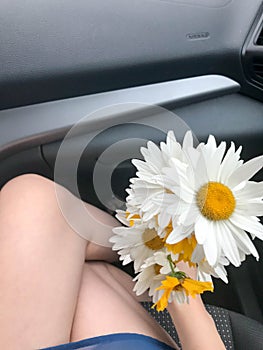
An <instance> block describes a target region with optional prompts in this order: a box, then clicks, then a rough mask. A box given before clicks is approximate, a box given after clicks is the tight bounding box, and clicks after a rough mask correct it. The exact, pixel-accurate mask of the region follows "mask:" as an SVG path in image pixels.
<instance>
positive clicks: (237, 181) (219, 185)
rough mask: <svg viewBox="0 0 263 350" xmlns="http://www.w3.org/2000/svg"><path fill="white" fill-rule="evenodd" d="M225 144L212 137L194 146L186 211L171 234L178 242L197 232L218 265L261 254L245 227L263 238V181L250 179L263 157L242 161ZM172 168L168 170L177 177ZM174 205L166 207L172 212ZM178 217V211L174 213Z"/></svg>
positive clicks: (183, 182) (184, 190)
mask: <svg viewBox="0 0 263 350" xmlns="http://www.w3.org/2000/svg"><path fill="white" fill-rule="evenodd" d="M225 149H226V145H225V143H224V142H222V143H221V144H220V145H219V146H217V145H216V141H215V138H214V137H213V136H210V137H209V139H208V142H207V144H200V145H199V146H198V147H197V149H189V152H188V155H187V157H188V158H189V159H188V162H189V167H188V168H187V171H186V172H185V175H182V177H181V179H180V183H179V184H178V182H177V180H176V178H175V186H176V185H180V186H181V190H180V192H179V195H180V203H181V204H180V206H181V208H184V210H182V214H180V215H179V217H178V216H177V217H176V222H177V226H176V225H174V227H175V229H174V230H173V231H172V232H171V234H170V235H169V236H168V238H167V243H169V244H174V243H177V242H179V241H181V240H182V239H184V238H185V237H188V236H189V235H191V234H192V233H193V232H194V233H195V237H196V240H197V242H198V243H199V244H200V245H203V248H204V253H205V257H206V259H207V261H208V263H209V265H210V266H216V265H217V264H218V263H219V259H220V257H221V256H225V257H226V258H227V259H228V260H229V261H230V262H231V263H232V264H233V265H235V266H239V265H240V263H241V261H242V260H243V259H242V256H244V254H252V255H254V257H255V258H256V259H258V258H259V256H258V253H257V251H256V248H255V247H254V245H253V243H252V242H251V240H250V238H249V237H248V235H247V234H246V232H245V231H247V232H249V233H250V234H251V236H252V238H254V237H258V238H260V239H263V227H262V225H261V224H260V222H259V219H258V218H257V217H256V216H257V215H262V214H263V202H262V198H263V182H261V183H255V182H251V181H249V179H250V178H251V177H252V176H253V175H254V174H255V173H257V172H258V171H259V170H260V169H261V168H262V165H263V156H261V157H256V158H254V159H251V160H250V161H248V162H246V163H244V164H243V161H242V160H240V151H241V148H239V149H238V150H237V151H236V150H235V146H234V143H231V147H230V148H229V149H228V151H227V152H226V154H225V156H224V153H225ZM173 170H174V169H173V167H169V168H166V169H164V172H165V173H166V175H167V177H170V181H172V174H173ZM173 209H174V208H173V206H170V207H168V208H167V211H168V212H169V213H170V214H171V215H173ZM174 216H175V215H174Z"/></svg>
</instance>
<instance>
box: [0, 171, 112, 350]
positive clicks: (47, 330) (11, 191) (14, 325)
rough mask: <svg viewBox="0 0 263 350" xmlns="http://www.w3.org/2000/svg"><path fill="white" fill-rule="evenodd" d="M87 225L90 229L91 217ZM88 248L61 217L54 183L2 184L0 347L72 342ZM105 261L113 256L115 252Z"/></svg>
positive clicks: (11, 349) (29, 179) (12, 349)
mask: <svg viewBox="0 0 263 350" xmlns="http://www.w3.org/2000/svg"><path fill="white" fill-rule="evenodd" d="M66 192H67V193H68V191H66ZM105 215H106V214H105ZM112 220H113V219H112ZM87 227H88V228H90V229H92V222H88V219H87ZM95 247H96V246H95ZM97 248H98V247H96V249H97ZM90 250H91V249H90V244H87V241H86V240H85V239H83V238H81V237H80V236H79V235H77V234H76V233H75V232H74V231H73V230H72V228H71V227H70V226H69V225H68V223H67V222H66V221H65V219H64V217H63V215H62V214H61V211H60V208H59V206H58V203H57V198H56V195H55V191H54V183H53V182H51V181H50V180H47V179H44V178H42V177H40V176H37V175H24V176H20V177H17V178H15V179H13V180H11V181H10V182H9V183H8V184H7V185H5V186H4V188H3V189H2V190H1V192H0V286H1V287H0V349H8V350H18V349H19V350H24V349H25V350H29V349H36V348H41V347H47V346H52V345H57V344H61V343H65V342H68V341H70V332H71V328H72V321H73V316H74V312H75V307H76V302H77V297H78V292H79V286H80V281H81V276H82V269H83V264H84V260H85V258H87V253H89V251H90ZM107 251H110V250H109V249H108V250H107ZM99 255H101V254H99ZM107 258H109V259H111V258H113V256H112V253H109V256H108V257H107Z"/></svg>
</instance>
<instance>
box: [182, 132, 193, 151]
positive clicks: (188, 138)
mask: <svg viewBox="0 0 263 350" xmlns="http://www.w3.org/2000/svg"><path fill="white" fill-rule="evenodd" d="M192 147H193V134H192V132H191V130H188V131H187V132H186V133H185V136H184V140H183V148H185V149H187V148H192Z"/></svg>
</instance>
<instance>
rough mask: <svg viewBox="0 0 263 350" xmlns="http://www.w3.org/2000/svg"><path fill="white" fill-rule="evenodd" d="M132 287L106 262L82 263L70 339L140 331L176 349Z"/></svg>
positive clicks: (132, 283) (119, 271)
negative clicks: (140, 301)
mask: <svg viewBox="0 0 263 350" xmlns="http://www.w3.org/2000/svg"><path fill="white" fill-rule="evenodd" d="M133 286H134V282H133V281H132V278H131V277H130V276H129V275H128V274H126V273H125V272H123V271H121V270H120V269H117V268H116V267H114V266H112V265H110V264H108V263H105V262H88V263H85V266H84V270H83V278H82V282H81V288H80V293H79V298H78V304H77V308H76V313H75V318H74V322H73V327H72V333H71V342H74V341H78V340H81V339H85V338H90V337H94V336H99V335H105V334H110V333H139V334H144V335H148V336H150V337H153V338H156V339H159V340H161V341H163V342H165V343H167V344H169V345H170V346H173V347H174V348H176V344H175V343H174V341H173V340H172V339H171V337H170V336H169V335H168V334H167V333H166V332H165V331H164V330H163V328H162V327H161V326H159V325H158V324H157V322H156V321H155V320H154V319H153V318H152V317H151V316H150V315H149V314H148V312H147V311H145V310H144V308H143V307H142V306H141V305H140V304H139V302H138V298H137V297H136V296H135V293H134V292H133V291H132V289H133Z"/></svg>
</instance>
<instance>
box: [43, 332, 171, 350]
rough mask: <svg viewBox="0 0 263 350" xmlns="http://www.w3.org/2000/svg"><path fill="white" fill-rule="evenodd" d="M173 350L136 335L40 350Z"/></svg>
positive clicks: (115, 335)
mask: <svg viewBox="0 0 263 350" xmlns="http://www.w3.org/2000/svg"><path fill="white" fill-rule="evenodd" d="M123 349H124V350H134V349H136V350H160V349H163V350H175V348H172V347H171V346H169V345H167V344H165V343H163V342H161V341H159V340H157V339H154V338H152V337H148V336H146V335H143V334H137V333H116V334H107V335H102V336H99V337H94V338H88V339H84V340H80V341H77V342H72V343H67V344H61V345H57V346H51V347H48V348H43V349H41V350H123Z"/></svg>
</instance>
